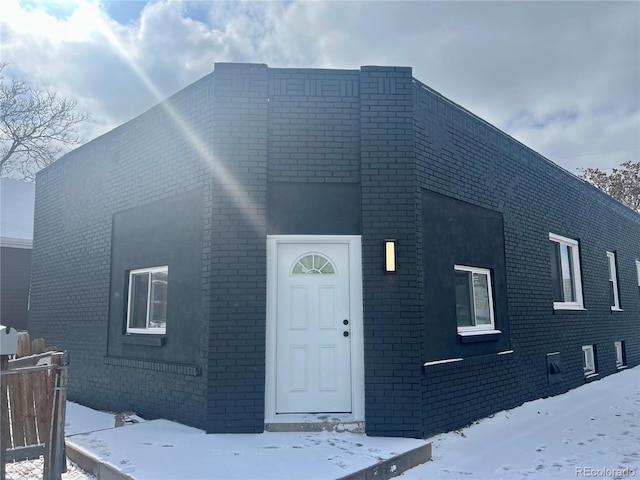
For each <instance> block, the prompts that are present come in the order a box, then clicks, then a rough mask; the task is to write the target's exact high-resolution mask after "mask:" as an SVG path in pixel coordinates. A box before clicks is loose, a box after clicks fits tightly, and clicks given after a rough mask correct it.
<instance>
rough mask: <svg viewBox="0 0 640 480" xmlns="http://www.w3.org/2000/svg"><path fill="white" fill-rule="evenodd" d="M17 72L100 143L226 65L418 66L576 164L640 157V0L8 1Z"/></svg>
mask: <svg viewBox="0 0 640 480" xmlns="http://www.w3.org/2000/svg"><path fill="white" fill-rule="evenodd" d="M1 1H2V4H1V7H0V22H1V30H0V61H1V62H6V63H8V64H9V65H8V66H7V67H6V68H5V70H4V74H5V76H7V77H17V78H20V79H22V80H25V81H28V82H30V83H32V84H36V85H39V86H41V87H43V88H49V89H53V90H56V91H58V92H60V93H62V94H63V95H65V96H67V97H71V98H74V99H76V100H77V101H78V104H79V107H80V108H81V109H82V110H83V111H86V112H87V113H89V114H90V115H91V121H90V123H88V124H87V125H85V127H84V131H83V134H84V137H85V138H86V139H91V138H95V137H96V136H98V135H100V134H102V133H105V132H107V131H108V130H110V129H112V128H114V127H115V126H117V125H119V124H121V123H123V122H125V121H127V120H129V119H131V118H133V117H135V116H137V115H139V114H140V113H142V112H143V111H145V110H146V109H148V108H149V107H151V106H152V105H154V104H155V103H157V102H158V101H159V100H161V99H163V98H165V97H167V96H169V95H171V94H172V93H175V92H176V91H178V90H180V89H182V88H183V87H185V86H187V85H188V84H190V83H191V82H194V81H195V80H197V79H198V78H200V77H202V76H204V75H206V74H207V73H209V72H211V71H212V70H213V66H214V63H215V62H257V63H266V64H268V65H269V66H271V67H318V68H346V69H357V68H359V67H360V66H361V65H402V66H411V67H413V74H414V76H415V77H416V78H418V79H419V80H420V81H422V82H423V83H426V84H427V85H429V86H430V87H432V88H434V89H435V90H437V91H439V92H440V93H442V94H443V95H445V96H447V97H448V98H449V99H451V100H452V101H454V102H456V103H458V104H460V105H462V106H463V107H465V108H466V109H468V110H470V111H472V112H473V113H475V114H476V115H478V116H480V117H482V118H484V119H485V120H487V121H488V122H490V123H492V124H493V125H495V126H497V127H498V128H500V129H502V130H503V131H505V132H507V133H508V134H510V135H511V136H513V137H514V138H516V139H518V140H520V141H521V142H523V143H525V144H526V145H528V146H529V147H531V148H533V149H534V150H536V151H537V152H539V153H541V154H542V155H544V156H546V157H547V158H549V159H551V160H553V161H554V162H556V163H557V164H559V165H561V166H562V167H564V168H566V169H567V170H569V171H571V172H573V173H579V169H580V168H586V167H598V168H601V169H610V168H612V167H616V166H618V165H620V164H621V163H622V162H625V161H634V162H637V161H638V160H639V159H640V2H637V1H627V2H614V1H603V2H594V1H591V2H576V1H571V2H559V1H558V2H556V1H540V2H517V1H509V2H507V1H502V2H484V1H471V2H467V1H465V2H462V1H456V2H431V1H423V2H419V1H407V2H400V1H393V2H392V1H366V2H358V1H297V0H289V1H285V2H278V1H261V2H244V1H233V2H223V1H188V2H183V1H169V0H157V1H156V0H153V1H129V0H114V1H107V0H1Z"/></svg>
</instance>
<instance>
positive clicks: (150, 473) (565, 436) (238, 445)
mask: <svg viewBox="0 0 640 480" xmlns="http://www.w3.org/2000/svg"><path fill="white" fill-rule="evenodd" d="M67 419H68V422H67V434H68V435H74V436H72V437H71V440H72V441H74V442H75V443H76V444H80V445H81V446H82V447H83V448H86V449H87V450H90V451H91V452H92V453H93V454H94V455H95V456H97V457H100V458H102V459H104V460H105V461H108V462H109V463H111V464H112V465H114V466H117V467H118V468H120V469H121V470H122V471H124V472H126V473H127V474H129V475H131V476H132V477H134V478H135V479H136V480H138V479H140V480H143V479H150V480H160V479H167V480H189V479H193V480H196V479H198V480H199V479H216V478H217V479H225V480H229V479H231V478H237V479H244V480H249V479H256V480H257V479H261V480H264V479H284V478H297V479H298V480H304V479H312V478H313V479H315V478H317V479H336V478H338V477H340V476H342V475H345V474H347V473H350V471H352V469H353V468H355V467H357V466H358V465H360V464H361V463H363V462H365V461H369V460H371V459H372V458H373V459H375V458H376V456H379V457H384V456H386V455H389V454H392V453H394V452H395V451H402V450H406V449H407V448H410V447H411V446H412V445H413V444H411V442H414V441H412V440H409V439H379V438H371V437H364V436H362V437H358V436H357V435H356V434H350V433H339V434H336V433H326V432H323V433H315V434H311V433H293V434H278V433H266V434H262V435H227V436H221V435H205V434H204V433H203V432H202V431H200V430H197V429H193V428H190V427H185V426H183V425H179V424H175V423H172V422H167V421H165V420H158V421H151V422H145V423H143V424H138V425H133V426H126V427H123V428H118V429H112V428H111V427H112V426H113V415H112V414H105V413H102V412H95V411H92V410H90V409H86V408H85V407H82V406H79V405H75V404H70V405H69V408H68V412H67ZM84 432H95V433H89V434H84ZM221 440H222V442H221ZM430 441H432V442H433V461H431V462H428V463H426V464H424V465H420V466H418V467H415V468H413V469H411V470H409V471H407V472H406V473H405V474H404V475H402V476H400V477H399V478H400V479H401V480H427V479H429V480H431V479H444V480H446V479H463V478H464V479H474V480H475V479H526V478H533V479H547V478H550V479H556V478H558V479H560V478H562V479H567V478H617V479H625V478H639V479H640V367H636V368H634V369H629V370H625V371H622V372H620V373H618V374H616V375H611V376H609V377H606V378H603V379H602V380H600V381H596V382H592V383H590V384H588V385H585V386H583V387H580V388H578V389H575V390H572V391H570V392H568V393H566V394H564V395H559V396H557V397H552V398H548V399H542V400H536V401H532V402H529V403H526V404H524V405H522V406H521V407H518V408H514V409H512V410H509V411H503V412H500V413H497V414H496V415H494V416H492V417H491V418H486V419H483V420H481V421H479V422H476V423H475V424H474V425H472V426H470V427H467V428H465V429H462V430H459V431H456V432H450V433H446V434H443V435H439V436H437V437H434V438H432V439H430ZM415 442H418V441H415ZM305 451H306V452H311V453H312V455H311V456H305V455H304V452H305ZM234 458H235V459H240V460H241V461H240V462H239V463H238V462H236V465H237V464H239V465H241V466H242V468H243V472H244V474H243V475H241V474H240V473H239V471H238V470H237V469H235V470H225V468H229V467H228V466H229V465H232V463H227V461H231V460H233V459H234ZM31 463H32V462H23V464H22V465H23V466H22V467H20V468H21V470H20V472H19V473H15V472H14V473H12V472H13V470H12V468H15V467H16V466H17V465H20V464H15V465H10V466H8V476H7V478H8V479H11V480H23V479H24V480H26V479H29V480H30V479H37V478H40V475H41V472H42V470H41V467H40V469H39V470H38V469H36V468H35V467H34V468H32V469H31V470H29V469H27V468H26V466H27V465H28V464H31ZM365 463H366V462H365ZM225 465H227V467H225ZM347 467H348V468H347ZM292 475H293V476H292ZM92 478H93V477H91V476H89V475H87V474H86V473H84V472H82V471H81V470H78V469H76V468H74V467H73V466H71V468H70V472H69V473H67V474H64V475H63V480H85V479H87V480H90V479H92Z"/></svg>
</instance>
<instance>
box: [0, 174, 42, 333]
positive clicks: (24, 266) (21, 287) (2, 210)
mask: <svg viewBox="0 0 640 480" xmlns="http://www.w3.org/2000/svg"><path fill="white" fill-rule="evenodd" d="M34 199H35V184H33V183H30V182H24V181H20V180H14V179H12V178H2V179H0V323H1V324H2V325H8V326H11V327H14V328H16V329H18V330H26V329H27V314H28V306H29V285H30V279H31V246H32V244H33V206H34Z"/></svg>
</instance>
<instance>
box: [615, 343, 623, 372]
mask: <svg viewBox="0 0 640 480" xmlns="http://www.w3.org/2000/svg"><path fill="white" fill-rule="evenodd" d="M613 346H614V348H615V350H616V367H617V368H619V369H620V368H624V367H625V366H626V365H625V363H624V349H623V347H622V341H617V342H613Z"/></svg>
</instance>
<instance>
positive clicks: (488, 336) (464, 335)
mask: <svg viewBox="0 0 640 480" xmlns="http://www.w3.org/2000/svg"><path fill="white" fill-rule="evenodd" d="M500 335H502V331H500V330H478V331H465V332H458V339H459V340H460V342H462V343H476V342H490V341H494V340H498V339H499V338H500Z"/></svg>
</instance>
